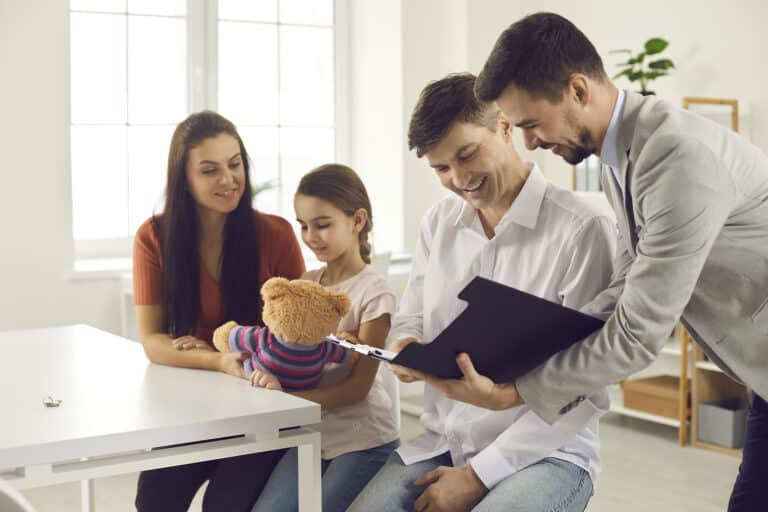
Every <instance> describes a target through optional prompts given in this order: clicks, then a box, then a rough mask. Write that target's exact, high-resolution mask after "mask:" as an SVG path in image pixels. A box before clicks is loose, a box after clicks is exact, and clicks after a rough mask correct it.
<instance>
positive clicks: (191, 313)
mask: <svg viewBox="0 0 768 512" xmlns="http://www.w3.org/2000/svg"><path fill="white" fill-rule="evenodd" d="M222 133H225V134H227V135H231V136H232V137H234V138H235V139H237V142H238V144H239V145H240V155H241V158H242V162H243V166H244V168H245V181H244V183H243V187H244V191H243V196H242V197H241V198H240V202H239V203H238V204H237V207H236V208H235V209H234V210H233V211H232V212H230V213H229V214H228V215H227V220H226V223H225V225H224V239H223V240H224V242H223V244H224V245H223V247H222V251H221V260H220V265H221V278H220V282H219V286H220V288H221V294H222V301H223V306H224V319H226V320H235V321H236V322H238V323H241V324H254V323H259V322H260V320H261V298H260V294H259V288H260V286H261V282H260V279H259V264H260V261H259V260H260V258H259V242H258V229H259V226H258V223H257V220H256V216H255V215H254V212H253V209H252V207H251V198H252V197H251V180H250V173H249V167H250V165H249V160H248V153H246V151H245V146H244V145H243V141H242V139H241V138H240V135H239V134H238V133H237V129H236V128H235V125H234V124H232V122H230V121H229V120H227V119H226V118H224V117H223V116H221V115H219V114H217V113H216V112H211V111H208V110H204V111H202V112H197V113H195V114H192V115H190V116H189V117H188V118H186V119H185V120H184V121H182V122H181V123H179V125H178V126H177V127H176V131H174V133H173V137H172V139H171V147H170V151H169V153H168V181H167V184H166V189H165V190H166V192H165V193H166V202H165V209H164V211H163V214H162V215H160V216H155V217H154V218H153V222H154V225H155V228H156V229H157V230H158V231H157V232H158V235H159V240H160V244H161V250H162V259H163V321H164V323H165V328H166V330H167V332H168V333H169V334H170V335H171V336H173V337H178V336H183V335H185V334H189V333H190V332H191V331H192V329H193V328H194V326H195V324H196V323H197V322H198V320H199V318H200V315H201V300H200V253H199V250H198V237H199V225H198V218H197V205H196V203H195V200H194V198H193V197H192V194H191V193H190V190H189V183H188V181H187V162H188V160H189V150H190V149H191V148H194V147H196V146H198V145H199V144H200V143H202V142H203V141H204V140H205V139H209V138H213V137H216V136H218V135H221V134H222Z"/></svg>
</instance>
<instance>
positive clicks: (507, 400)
mask: <svg viewBox="0 0 768 512" xmlns="http://www.w3.org/2000/svg"><path fill="white" fill-rule="evenodd" d="M458 298H459V299H461V300H464V301H466V302H467V303H468V306H467V308H466V309H465V310H464V311H462V312H461V314H459V316H457V317H456V318H455V319H454V321H453V322H451V324H449V325H448V326H447V327H446V328H445V329H444V330H443V331H442V332H441V333H440V334H438V335H437V336H436V337H435V339H434V340H432V342H431V343H424V342H422V341H421V340H418V339H416V338H403V339H402V340H398V341H396V342H394V343H393V344H392V346H391V347H390V350H389V351H384V350H381V349H377V348H372V347H364V346H359V345H358V346H356V347H355V348H352V349H353V350H355V351H356V352H359V353H364V354H365V355H368V356H369V357H375V358H376V359H379V360H381V361H387V362H389V363H390V364H391V365H392V366H395V365H397V366H400V367H404V368H395V369H394V371H395V374H396V375H397V376H398V377H400V379H401V380H402V381H403V382H411V381H413V380H419V379H423V380H425V381H426V382H428V383H429V384H430V385H432V386H434V387H435V388H436V389H438V390H439V391H441V392H442V393H444V394H445V395H446V396H448V397H449V398H453V399H455V400H460V401H463V402H467V403H470V404H473V405H478V406H480V407H485V408H488V409H493V410H499V409H505V408H509V407H512V406H515V405H519V404H521V403H522V399H521V398H520V396H519V395H518V394H517V389H516V388H515V385H514V382H515V379H516V378H517V377H519V376H521V375H524V374H526V373H527V372H529V371H530V370H532V369H533V368H536V367H537V366H539V365H540V364H542V363H543V362H544V361H546V360H547V359H548V358H549V357H551V356H552V355H554V354H556V353H557V352H559V351H561V350H563V349H565V348H567V347H569V346H571V345H572V344H574V343H576V342H578V341H580V340H582V339H584V338H585V337H587V336H588V335H589V334H591V333H592V332H594V331H596V330H598V329H599V328H600V327H602V325H603V321H602V320H600V319H598V318H594V317H591V316H589V315H585V314H583V313H580V312H579V311H576V310H573V309H570V308H567V307H565V306H563V305H561V304H556V303H554V302H550V301H548V300H545V299H542V298H540V297H536V296H535V295H531V294H529V293H526V292H523V291H521V290H517V289H515V288H511V287H509V286H505V285H503V284H500V283H497V282H494V281H490V280H488V279H485V278H482V277H475V278H474V279H473V280H472V281H471V282H470V283H469V284H468V285H467V286H466V287H465V288H464V289H463V290H462V291H461V292H460V293H459V296H458ZM366 352H367V353H366ZM496 383H499V384H496Z"/></svg>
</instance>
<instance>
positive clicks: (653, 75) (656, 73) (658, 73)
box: [645, 71, 669, 80]
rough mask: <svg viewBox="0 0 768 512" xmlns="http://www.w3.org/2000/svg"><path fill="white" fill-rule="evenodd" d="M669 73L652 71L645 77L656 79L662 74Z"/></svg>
mask: <svg viewBox="0 0 768 512" xmlns="http://www.w3.org/2000/svg"><path fill="white" fill-rule="evenodd" d="M668 74H669V73H667V72H666V71H650V72H648V73H646V74H645V78H646V79H648V80H655V79H657V78H659V77H660V76H667V75H668Z"/></svg>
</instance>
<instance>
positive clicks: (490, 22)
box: [468, 0, 768, 185]
mask: <svg viewBox="0 0 768 512" xmlns="http://www.w3.org/2000/svg"><path fill="white" fill-rule="evenodd" d="M480 5H481V6H482V7H481V8H477V9H475V10H472V11H470V13H469V14H470V16H469V18H468V24H469V28H468V32H469V48H468V54H469V64H470V66H469V67H470V69H471V70H472V71H474V72H479V71H480V69H482V66H483V63H484V62H485V59H486V58H487V57H488V54H489V53H490V51H491V48H492V47H493V44H494V42H495V41H496V38H497V37H498V35H499V34H500V33H501V32H502V31H503V30H504V29H505V28H507V27H508V26H509V25H510V24H512V23H513V22H514V21H516V20H517V19H519V18H521V17H523V16H525V15H527V14H531V13H534V12H538V11H552V12H556V13H558V14H561V15H563V16H565V17H566V18H568V19H570V20H571V21H572V22H574V23H575V24H576V26H577V27H579V28H580V29H581V30H582V31H583V32H584V33H585V34H586V35H587V37H589V38H590V40H591V41H592V43H593V44H594V45H595V47H596V48H597V51H598V52H599V53H600V55H601V57H602V58H603V62H604V64H605V67H606V70H607V71H608V74H609V75H611V76H612V75H613V74H615V71H616V69H617V68H616V66H615V64H616V63H617V62H620V60H619V58H620V57H621V55H615V54H609V53H608V52H609V51H610V50H613V49H617V48H632V49H633V50H634V49H639V48H641V47H642V44H643V43H644V42H645V41H646V40H647V39H648V38H650V37H655V36H660V37H663V38H665V39H667V40H668V41H669V42H670V46H669V47H668V49H667V50H666V51H665V53H664V54H663V55H667V56H668V57H669V58H670V59H672V61H673V62H674V63H675V64H676V66H677V69H676V70H675V71H674V73H673V74H672V75H670V76H668V77H663V78H661V79H659V80H657V81H656V82H655V83H653V85H652V88H653V89H654V90H655V91H656V92H657V94H658V95H659V96H662V97H664V98H666V99H669V100H670V101H672V102H674V103H676V104H680V99H681V98H682V97H683V96H705V97H718V98H736V99H738V100H739V108H740V109H741V110H743V111H744V112H745V114H746V115H744V116H742V119H741V124H743V125H744V129H742V130H741V131H742V132H743V133H745V134H746V136H747V137H749V138H750V139H751V140H752V142H754V143H755V144H756V145H757V146H759V147H761V148H762V149H763V151H768V94H766V84H767V83H768V68H766V66H764V65H763V62H764V60H765V59H764V58H763V53H764V52H765V50H766V49H768V33H766V31H765V26H766V23H768V3H766V2H764V1H763V0H731V1H728V2H725V1H722V0H696V1H694V0H683V1H676V2H670V1H668V0H646V1H644V2H616V1H611V0H586V1H583V2H571V1H566V0H517V1H515V2H510V1H508V0H484V1H483V2H482V4H480ZM616 84H617V85H618V86H619V87H621V88H627V89H632V90H634V89H635V85H634V84H633V85H631V86H630V83H629V82H628V81H626V80H625V79H619V80H617V81H616ZM518 148H520V149H521V150H522V151H521V152H522V153H523V154H527V152H526V151H525V150H524V149H523V146H522V144H518ZM532 158H533V159H535V160H537V161H538V162H539V163H540V165H541V166H542V167H543V168H544V171H545V173H546V174H547V175H548V176H549V177H550V178H551V179H555V180H558V181H560V182H561V183H563V184H566V185H567V183H568V180H570V174H569V173H570V171H569V167H568V165H567V164H565V163H564V162H563V161H562V160H561V159H560V158H558V157H555V156H554V155H552V154H551V153H549V152H543V151H535V152H533V154H532Z"/></svg>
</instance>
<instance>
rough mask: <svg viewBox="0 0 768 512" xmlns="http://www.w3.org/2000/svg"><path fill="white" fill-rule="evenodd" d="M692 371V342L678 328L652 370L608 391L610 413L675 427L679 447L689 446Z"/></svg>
mask: <svg viewBox="0 0 768 512" xmlns="http://www.w3.org/2000/svg"><path fill="white" fill-rule="evenodd" d="M690 371H691V346H690V338H689V337H688V334H687V333H686V332H685V329H684V328H683V327H682V326H678V328H677V329H675V332H674V333H673V335H672V336H671V337H670V338H669V340H667V343H666V344H665V345H664V348H663V349H662V350H661V353H660V354H659V357H658V358H657V360H656V361H655V362H654V363H653V364H652V365H651V366H649V367H648V368H647V369H645V370H643V371H642V372H640V373H638V374H636V375H633V376H632V377H631V378H630V379H627V380H625V381H623V382H621V383H619V384H616V385H613V386H611V387H610V388H609V393H610V395H611V411H612V412H615V413H618V414H623V415H626V416H631V417H634V418H639V419H643V420H646V421H651V422H654V423H661V424H663V425H669V426H671V427H675V428H676V429H677V432H678V436H677V437H678V443H679V444H680V446H684V445H686V444H687V443H688V424H689V419H690V417H691V399H690V389H691V382H690V378H689V375H690ZM625 394H626V398H627V400H626V401H625Z"/></svg>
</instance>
